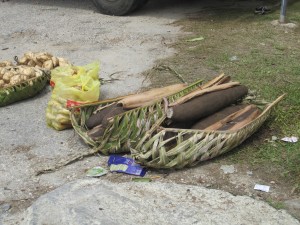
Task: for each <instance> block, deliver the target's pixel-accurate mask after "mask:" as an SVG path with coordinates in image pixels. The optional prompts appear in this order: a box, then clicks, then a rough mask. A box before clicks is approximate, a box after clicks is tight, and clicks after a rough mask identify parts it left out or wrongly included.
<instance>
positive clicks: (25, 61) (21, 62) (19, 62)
mask: <svg viewBox="0 0 300 225" xmlns="http://www.w3.org/2000/svg"><path fill="white" fill-rule="evenodd" d="M29 60H30V59H29V58H27V57H26V56H23V57H22V58H21V59H19V60H18V64H19V65H26V64H27V63H28V61H29Z"/></svg>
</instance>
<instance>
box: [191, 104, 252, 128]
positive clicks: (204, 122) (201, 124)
mask: <svg viewBox="0 0 300 225" xmlns="http://www.w3.org/2000/svg"><path fill="white" fill-rule="evenodd" d="M245 107H246V105H232V106H228V107H226V108H224V109H221V110H220V111H218V112H216V113H214V114H212V115H210V116H208V117H205V118H203V119H201V120H200V121H198V122H196V123H195V124H194V125H193V126H192V127H191V129H196V130H204V129H205V128H207V127H209V126H211V125H212V124H214V123H217V122H219V121H220V120H222V119H224V118H226V117H227V116H229V115H231V114H232V113H235V112H237V111H239V110H241V109H243V108H245Z"/></svg>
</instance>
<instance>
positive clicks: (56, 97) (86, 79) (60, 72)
mask: <svg viewBox="0 0 300 225" xmlns="http://www.w3.org/2000/svg"><path fill="white" fill-rule="evenodd" d="M58 68H59V67H58ZM73 68H76V73H75V74H74V73H73V72H72V71H74V70H73ZM71 73H73V74H71ZM98 73H99V63H92V64H88V65H86V66H82V67H80V66H76V67H75V66H66V67H61V68H59V69H55V71H54V73H52V71H51V76H52V78H51V81H52V82H53V84H54V85H53V86H54V89H53V92H52V95H51V99H50V101H49V103H48V107H47V110H46V121H47V124H48V125H49V126H50V127H53V128H54V129H56V130H63V129H67V128H70V127H72V125H71V121H70V112H69V110H68V109H67V106H68V104H69V103H68V102H71V105H78V104H81V103H87V102H93V101H97V100H98V99H99V96H100V81H99V77H98Z"/></svg>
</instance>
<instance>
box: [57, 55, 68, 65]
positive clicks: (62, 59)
mask: <svg viewBox="0 0 300 225" xmlns="http://www.w3.org/2000/svg"><path fill="white" fill-rule="evenodd" d="M57 59H58V62H59V66H69V65H70V63H69V62H68V61H67V60H66V59H64V58H59V57H58V58H57Z"/></svg>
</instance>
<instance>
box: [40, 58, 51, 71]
mask: <svg viewBox="0 0 300 225" xmlns="http://www.w3.org/2000/svg"><path fill="white" fill-rule="evenodd" d="M42 67H43V68H45V69H47V70H52V69H53V62H52V60H47V61H45V62H44V63H43V66H42Z"/></svg>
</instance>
